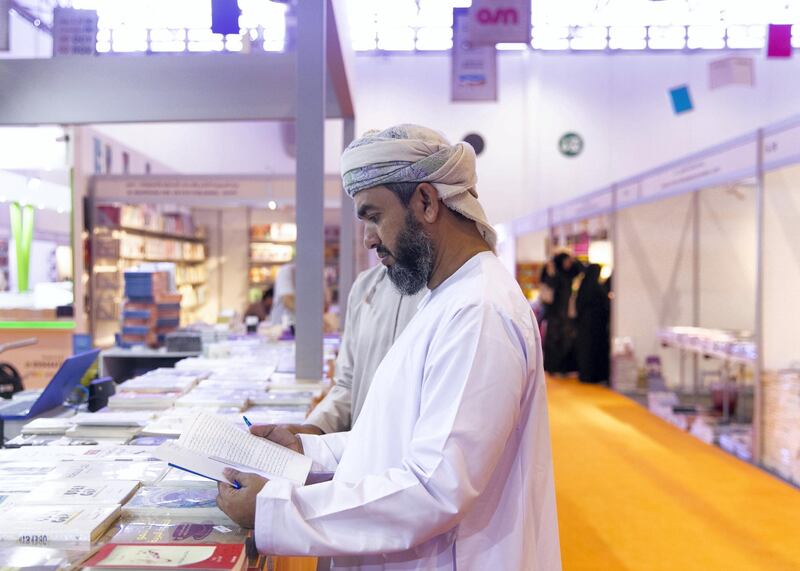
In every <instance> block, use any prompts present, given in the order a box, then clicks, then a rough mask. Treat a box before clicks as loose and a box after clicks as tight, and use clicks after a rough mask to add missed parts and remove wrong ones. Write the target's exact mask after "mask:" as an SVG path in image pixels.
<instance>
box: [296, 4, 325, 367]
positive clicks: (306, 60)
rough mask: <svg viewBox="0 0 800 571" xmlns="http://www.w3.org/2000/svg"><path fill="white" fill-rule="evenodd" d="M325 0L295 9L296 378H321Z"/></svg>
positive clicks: (299, 5) (298, 6)
mask: <svg viewBox="0 0 800 571" xmlns="http://www.w3.org/2000/svg"><path fill="white" fill-rule="evenodd" d="M325 41H326V36H325V0H302V2H298V3H297V109H296V117H297V164H296V173H297V174H296V178H297V257H296V260H295V261H296V264H297V272H296V286H295V287H296V294H295V295H296V302H297V309H296V312H295V313H296V326H295V333H296V340H297V354H296V365H295V367H296V372H297V378H298V379H304V380H319V379H320V378H322V312H323V291H322V288H323V283H322V279H323V263H324V233H323V226H324V225H323V219H322V214H323V208H324V193H323V188H324V184H325V180H324V179H325V93H326V90H325V86H326V68H325Z"/></svg>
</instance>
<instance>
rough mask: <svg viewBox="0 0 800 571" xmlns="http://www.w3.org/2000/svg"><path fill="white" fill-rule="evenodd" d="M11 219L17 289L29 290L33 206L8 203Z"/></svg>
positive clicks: (21, 290)
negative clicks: (15, 257) (15, 258)
mask: <svg viewBox="0 0 800 571" xmlns="http://www.w3.org/2000/svg"><path fill="white" fill-rule="evenodd" d="M8 210H9V217H10V220H11V236H12V238H14V246H15V247H16V254H17V291H20V292H24V291H28V289H29V287H28V277H29V275H30V267H31V263H30V262H31V244H32V242H33V206H31V205H30V204H27V205H25V206H21V205H20V203H19V202H12V203H11V204H9V205H8Z"/></svg>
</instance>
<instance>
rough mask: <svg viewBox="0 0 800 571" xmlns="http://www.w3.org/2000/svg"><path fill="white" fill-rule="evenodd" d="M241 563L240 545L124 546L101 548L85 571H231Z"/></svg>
mask: <svg viewBox="0 0 800 571" xmlns="http://www.w3.org/2000/svg"><path fill="white" fill-rule="evenodd" d="M244 562H245V554H244V545H243V544H236V543H231V544H223V545H209V544H197V545H182V544H159V545H152V544H150V545H142V544H125V543H110V544H108V545H105V546H103V547H102V548H101V549H100V550H99V551H98V552H97V553H96V554H95V555H94V556H93V557H91V558H90V559H89V560H88V561H86V563H85V564H84V565H85V568H87V569H203V570H209V571H212V570H213V571H217V570H218V571H225V570H229V571H233V570H235V569H239V568H241V567H242V565H243V564H244Z"/></svg>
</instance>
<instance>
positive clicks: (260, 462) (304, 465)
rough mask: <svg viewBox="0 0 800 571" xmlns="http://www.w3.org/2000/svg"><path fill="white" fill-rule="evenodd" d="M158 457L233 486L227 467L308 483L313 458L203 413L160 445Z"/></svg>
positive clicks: (297, 482) (173, 464)
mask: <svg viewBox="0 0 800 571" xmlns="http://www.w3.org/2000/svg"><path fill="white" fill-rule="evenodd" d="M153 454H154V455H155V456H157V457H158V458H161V459H162V460H164V461H166V462H169V463H170V465H172V466H175V467H176V468H181V469H183V470H187V471H189V472H194V473H196V474H200V475H202V476H205V477H207V478H210V479H212V480H216V481H218V482H226V483H228V484H231V485H233V482H231V481H230V480H228V479H227V478H226V477H225V475H224V474H223V470H224V469H225V468H236V469H237V470H242V471H244V472H251V473H256V474H259V475H261V476H264V477H265V478H270V479H273V478H282V479H285V480H290V481H292V482H294V483H296V484H299V485H303V484H305V481H306V478H307V477H308V472H309V471H310V470H311V458H308V457H306V456H303V455H302V454H298V453H297V452H295V451H293V450H289V449H288V448H286V447H284V446H280V445H279V444H275V443H274V442H270V441H269V440H266V439H264V438H259V437H257V436H253V435H252V434H250V433H248V432H245V431H243V430H240V429H239V428H238V427H236V426H235V425H233V424H231V423H230V422H228V421H227V420H225V419H224V418H220V417H218V416H215V415H211V414H205V413H200V414H198V415H197V416H195V417H194V419H192V422H191V423H190V424H189V425H188V427H187V429H186V431H184V433H183V434H181V437H180V438H179V439H178V440H177V441H169V442H165V443H164V444H162V445H160V446H159V447H158V448H156V449H155V451H154V452H153Z"/></svg>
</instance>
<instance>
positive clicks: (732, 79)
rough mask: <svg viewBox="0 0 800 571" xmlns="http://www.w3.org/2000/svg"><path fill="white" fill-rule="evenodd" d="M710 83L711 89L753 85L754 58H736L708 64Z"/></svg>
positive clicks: (727, 58) (718, 60)
mask: <svg viewBox="0 0 800 571" xmlns="http://www.w3.org/2000/svg"><path fill="white" fill-rule="evenodd" d="M708 83H709V87H710V88H711V89H718V88H720V87H725V86H726V85H737V84H738V85H753V84H754V83H755V71H754V70H753V58H751V57H740V56H734V57H726V58H722V59H717V60H714V61H712V62H711V63H709V64H708Z"/></svg>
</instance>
